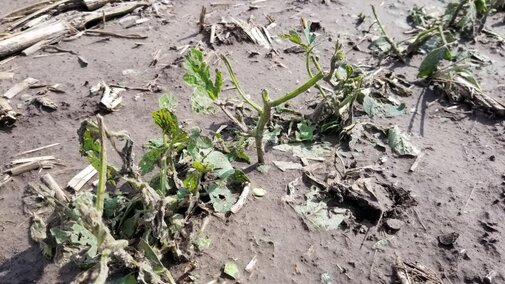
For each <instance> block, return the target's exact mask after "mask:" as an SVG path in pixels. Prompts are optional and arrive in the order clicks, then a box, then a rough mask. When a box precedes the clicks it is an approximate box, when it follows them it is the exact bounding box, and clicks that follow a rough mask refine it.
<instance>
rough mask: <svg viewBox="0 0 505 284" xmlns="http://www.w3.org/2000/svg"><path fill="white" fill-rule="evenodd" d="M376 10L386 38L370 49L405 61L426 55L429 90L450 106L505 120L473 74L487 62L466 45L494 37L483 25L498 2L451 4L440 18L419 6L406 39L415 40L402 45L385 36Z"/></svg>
mask: <svg viewBox="0 0 505 284" xmlns="http://www.w3.org/2000/svg"><path fill="white" fill-rule="evenodd" d="M372 9H373V12H374V15H375V18H376V23H377V24H378V25H379V27H380V30H381V31H382V36H381V37H380V38H379V39H377V40H375V41H373V42H372V44H371V48H372V49H373V50H379V51H381V52H383V53H385V54H386V55H388V54H391V55H393V56H395V57H397V58H399V59H401V60H402V61H404V60H406V59H409V58H411V57H412V56H414V55H415V54H418V53H419V54H424V59H423V61H422V63H421V65H420V66H419V73H418V78H423V79H424V84H425V85H432V86H434V87H435V89H437V90H440V91H441V93H442V94H443V95H445V96H446V97H447V98H448V99H449V100H450V101H453V102H460V101H463V102H466V103H468V104H471V105H472V106H474V107H477V108H480V109H483V110H484V111H487V112H490V113H493V114H495V115H498V116H503V115H505V105H503V103H500V102H499V101H498V100H497V99H495V98H493V97H491V96H489V95H487V94H485V93H484V92H483V91H482V89H481V87H480V83H479V81H478V79H477V76H476V75H475V74H474V70H475V69H476V68H477V67H480V66H482V65H485V64H486V60H485V58H484V57H483V56H482V55H480V54H479V52H478V51H475V50H470V49H468V48H467V47H466V45H465V44H464V43H465V41H468V40H474V39H475V38H476V37H477V36H479V35H481V34H485V35H487V36H491V37H492V36H493V35H496V34H495V33H493V32H491V31H489V30H487V29H486V28H485V23H486V20H487V17H488V15H489V14H490V13H493V12H494V11H497V10H498V11H499V10H500V3H499V1H487V0H461V1H459V2H452V3H449V4H447V6H446V8H445V11H444V13H443V14H441V15H431V14H428V13H427V12H426V10H425V8H422V7H417V6H416V7H414V8H413V9H411V11H410V14H409V16H408V17H407V22H408V23H409V25H410V26H411V27H412V30H411V31H408V32H406V33H407V34H412V36H411V37H410V38H409V39H407V40H405V41H402V42H399V43H395V42H394V41H393V40H392V39H391V38H390V37H389V36H388V35H387V33H386V32H385V28H384V26H383V25H382V23H381V22H380V20H379V18H378V16H377V14H376V12H375V8H374V7H372Z"/></svg>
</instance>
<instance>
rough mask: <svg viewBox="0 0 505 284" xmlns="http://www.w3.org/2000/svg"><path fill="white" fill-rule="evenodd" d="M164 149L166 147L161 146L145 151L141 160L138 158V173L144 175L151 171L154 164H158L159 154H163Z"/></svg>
mask: <svg viewBox="0 0 505 284" xmlns="http://www.w3.org/2000/svg"><path fill="white" fill-rule="evenodd" d="M166 150H167V148H166V147H164V146H163V147H160V148H155V149H151V150H150V151H148V152H147V153H145V154H144V157H142V160H140V164H139V168H140V173H141V174H142V175H146V174H148V173H150V172H152V171H153V169H154V166H155V165H156V164H158V162H159V161H160V160H161V156H162V155H163V153H164V152H166Z"/></svg>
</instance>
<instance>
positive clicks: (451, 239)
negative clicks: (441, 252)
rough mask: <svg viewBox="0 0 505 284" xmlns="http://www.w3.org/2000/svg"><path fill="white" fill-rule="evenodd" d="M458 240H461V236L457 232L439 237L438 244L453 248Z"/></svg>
mask: <svg viewBox="0 0 505 284" xmlns="http://www.w3.org/2000/svg"><path fill="white" fill-rule="evenodd" d="M458 238H459V234H458V233H456V232H452V233H448V234H444V235H440V236H438V242H439V243H440V244H441V245H444V246H452V245H454V243H455V242H456V240H457V239H458Z"/></svg>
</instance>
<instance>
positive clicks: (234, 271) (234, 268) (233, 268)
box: [224, 259, 240, 280]
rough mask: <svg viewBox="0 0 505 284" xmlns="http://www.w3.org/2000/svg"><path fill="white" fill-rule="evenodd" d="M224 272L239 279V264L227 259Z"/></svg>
mask: <svg viewBox="0 0 505 284" xmlns="http://www.w3.org/2000/svg"><path fill="white" fill-rule="evenodd" d="M224 273H225V274H226V275H228V276H230V277H231V278H233V279H235V280H237V278H238V277H239V275H240V269H239V268H238V264H237V263H236V262H235V261H233V260H231V259H230V260H227V261H226V263H225V264H224Z"/></svg>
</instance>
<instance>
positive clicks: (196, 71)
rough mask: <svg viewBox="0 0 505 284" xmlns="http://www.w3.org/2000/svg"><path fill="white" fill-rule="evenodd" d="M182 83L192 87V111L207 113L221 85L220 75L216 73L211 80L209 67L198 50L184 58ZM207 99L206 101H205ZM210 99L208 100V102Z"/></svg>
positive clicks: (190, 52)
mask: <svg viewBox="0 0 505 284" xmlns="http://www.w3.org/2000/svg"><path fill="white" fill-rule="evenodd" d="M184 68H185V69H186V74H184V77H183V79H184V81H185V82H186V84H188V85H189V86H190V87H193V89H194V91H193V103H192V105H193V110H194V111H197V112H199V111H207V110H208V108H209V107H210V105H211V104H212V101H214V100H217V98H218V97H219V94H220V92H221V87H222V85H223V78H222V74H221V72H219V71H216V76H215V79H214V82H213V81H212V79H211V75H210V70H209V66H208V65H207V63H206V62H205V61H204V60H203V54H202V52H201V51H199V50H198V49H194V48H192V49H191V50H190V51H189V52H188V54H186V55H185V56H184ZM205 98H207V99H205ZM209 99H210V100H209Z"/></svg>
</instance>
